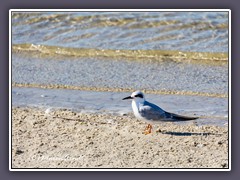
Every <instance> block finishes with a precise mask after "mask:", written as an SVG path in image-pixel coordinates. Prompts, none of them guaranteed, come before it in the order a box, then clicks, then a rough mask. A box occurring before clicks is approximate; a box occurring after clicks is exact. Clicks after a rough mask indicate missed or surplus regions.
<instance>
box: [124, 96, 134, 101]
mask: <svg viewBox="0 0 240 180" xmlns="http://www.w3.org/2000/svg"><path fill="white" fill-rule="evenodd" d="M126 99H133V98H132V97H131V96H128V97H125V98H123V99H122V100H126Z"/></svg>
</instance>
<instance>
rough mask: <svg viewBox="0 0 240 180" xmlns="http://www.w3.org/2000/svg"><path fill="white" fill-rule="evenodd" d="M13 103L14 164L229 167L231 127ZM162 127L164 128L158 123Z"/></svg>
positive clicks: (27, 165) (66, 166) (79, 166)
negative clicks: (150, 127)
mask: <svg viewBox="0 0 240 180" xmlns="http://www.w3.org/2000/svg"><path fill="white" fill-rule="evenodd" d="M145 126H146V123H144V122H141V121H138V120H136V119H135V118H134V117H133V116H132V115H131V114H130V115H125V116H120V115H118V116H116V115H110V114H83V113H77V112H72V111H70V110H56V111H53V112H50V113H49V114H45V112H44V111H43V110H41V109H34V108H13V109H12V168H228V128H227V127H217V126H210V125H209V126H201V127H199V126H196V125H195V124H194V123H189V124H185V125H178V124H172V123H164V124H156V125H154V131H153V133H152V134H149V135H144V134H143V133H142V132H143V130H144V128H145ZM160 128H161V131H159V129H160Z"/></svg>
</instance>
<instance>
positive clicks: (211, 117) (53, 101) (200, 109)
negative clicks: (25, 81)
mask: <svg viewBox="0 0 240 180" xmlns="http://www.w3.org/2000/svg"><path fill="white" fill-rule="evenodd" d="M129 95H130V93H119V92H118V93H116V92H93V91H79V90H65V89H54V90H51V91H49V90H47V89H38V88H27V89H26V88H13V91H12V99H13V106H15V107H16V106H23V107H29V106H30V107H38V108H39V107H40V108H41V109H42V110H44V111H46V110H47V109H50V112H53V111H55V110H57V109H62V108H64V109H65V108H66V109H70V110H72V111H75V112H83V113H111V114H117V115H124V114H127V113H132V108H131V101H130V100H129V101H123V100H122V98H124V97H126V96H129ZM145 95H146V98H147V100H149V101H151V102H153V103H156V104H157V105H159V106H161V107H162V108H163V109H165V110H167V111H169V112H174V113H178V114H184V115H188V116H197V117H200V118H199V119H197V120H196V122H197V124H198V125H205V124H211V125H217V126H224V125H227V124H228V111H227V108H228V103H227V101H225V99H224V98H208V97H197V96H176V95H167V96H166V95H156V94H155V95H154V94H145ZM216 105H217V106H216Z"/></svg>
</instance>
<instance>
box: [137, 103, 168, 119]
mask: <svg viewBox="0 0 240 180" xmlns="http://www.w3.org/2000/svg"><path fill="white" fill-rule="evenodd" d="M139 113H140V114H141V116H142V117H144V118H146V119H148V120H163V119H165V111H164V110H163V109H161V108H160V107H158V106H156V105H155V104H152V103H149V102H147V101H145V103H144V104H143V105H142V106H140V107H139Z"/></svg>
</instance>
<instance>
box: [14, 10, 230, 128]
mask: <svg viewBox="0 0 240 180" xmlns="http://www.w3.org/2000/svg"><path fill="white" fill-rule="evenodd" d="M11 58H12V59H11V62H12V64H11V65H12V67H11V68H12V84H13V86H14V87H13V91H12V96H13V106H18V105H24V106H41V105H42V106H44V107H53V108H54V107H56V108H58V107H63V108H65V107H66V108H70V109H85V110H88V111H91V110H92V111H94V112H96V111H98V112H102V111H107V112H118V113H119V112H121V111H123V112H130V110H131V108H129V111H126V110H127V109H126V102H125V103H124V104H123V102H122V101H119V98H120V96H121V95H124V93H120V94H119V93H117V91H122V92H123V91H125V90H126V91H130V90H131V91H132V90H137V89H139V90H145V91H146V92H158V93H156V94H158V95H156V96H155V95H151V94H149V97H150V98H152V99H153V100H155V99H156V101H155V102H156V103H159V105H161V104H162V102H163V101H164V99H165V102H164V106H165V107H166V110H169V111H171V110H172V111H173V112H175V113H178V112H179V113H180V114H181V113H183V114H185V113H188V111H189V114H190V115H191V113H196V115H199V116H207V117H208V118H201V119H199V120H198V122H199V123H200V124H204V123H210V122H211V123H213V124H217V125H219V123H220V124H224V123H226V122H227V115H228V99H227V97H228V88H229V87H228V86H229V84H228V83H229V82H228V78H229V72H228V12H13V13H12V56H11ZM19 86H23V87H26V88H17V87H19ZM41 86H44V87H46V88H49V87H54V88H55V89H51V90H50V89H38V88H29V87H41ZM56 88H57V89H56ZM70 89H79V90H83V89H89V90H91V91H89V92H83V91H79V90H78V91H77V90H75V91H74V90H70ZM93 90H96V91H101V90H104V91H112V92H101V93H100V92H94V91H93ZM159 92H160V93H159ZM162 92H164V93H165V94H178V95H167V96H165V95H161V94H163V93H162ZM99 93H100V94H99ZM39 94H42V95H43V96H42V97H41V95H39ZM44 94H46V96H45V95H44ZM79 94H82V95H79ZM109 95H110V99H109ZM188 95H191V96H188ZM193 95H195V96H193ZM95 96H97V99H94V98H92V97H95ZM86 97H88V99H86ZM155 97H157V98H155ZM79 99H80V101H78V100H79ZM120 99H121V98H120ZM158 99H160V100H161V101H158ZM102 102H104V103H102ZM176 102H177V103H176ZM179 102H181V103H183V104H182V105H181V108H180V106H179ZM192 102H194V105H192ZM128 105H129V104H128ZM165 107H163V108H165ZM205 119H208V120H207V121H206V120H205ZM219 119H220V120H219Z"/></svg>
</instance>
